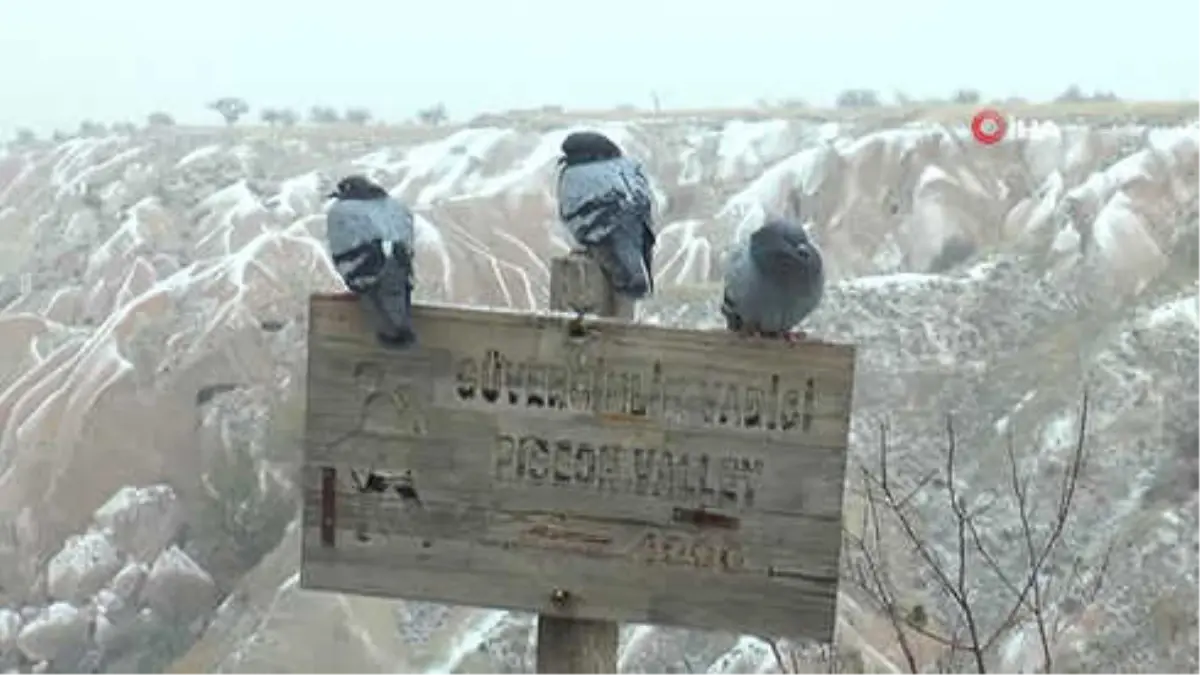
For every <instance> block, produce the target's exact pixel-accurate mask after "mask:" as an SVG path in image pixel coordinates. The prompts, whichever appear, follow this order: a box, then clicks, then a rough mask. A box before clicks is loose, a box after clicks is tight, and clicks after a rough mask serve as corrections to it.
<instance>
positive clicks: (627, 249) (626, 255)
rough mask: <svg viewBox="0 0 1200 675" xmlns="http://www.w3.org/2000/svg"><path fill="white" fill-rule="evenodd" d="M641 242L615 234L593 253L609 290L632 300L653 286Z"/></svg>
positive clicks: (638, 239) (648, 291)
mask: <svg viewBox="0 0 1200 675" xmlns="http://www.w3.org/2000/svg"><path fill="white" fill-rule="evenodd" d="M644 241H645V240H644V238H643V237H629V236H622V235H621V234H620V233H618V234H617V235H615V236H611V237H609V238H608V239H606V240H605V241H604V242H602V243H601V244H600V245H598V246H596V247H595V248H594V249H593V250H594V251H595V253H596V255H597V257H598V260H599V263H600V267H602V268H604V271H605V272H606V273H607V275H608V280H609V283H610V284H612V287H613V290H614V291H616V292H617V293H619V294H620V295H624V296H627V297H630V298H633V299H634V300H639V299H641V298H644V297H646V296H647V295H649V294H650V291H651V289H652V286H653V283H654V281H653V279H652V278H651V276H650V265H649V256H648V255H647V252H646V250H645V249H646V245H645V244H644ZM651 245H653V244H651Z"/></svg>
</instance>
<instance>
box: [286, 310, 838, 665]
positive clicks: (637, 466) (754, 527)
mask: <svg viewBox="0 0 1200 675" xmlns="http://www.w3.org/2000/svg"><path fill="white" fill-rule="evenodd" d="M310 317H311V318H310V329H309V330H310V332H309V341H308V349H309V354H308V358H309V362H308V383H307V384H308V387H307V388H308V410H307V430H306V441H305V449H304V453H305V457H304V459H305V469H304V544H303V560H302V566H301V585H302V586H303V587H305V588H310V589H324V590H332V591H340V592H344V593H355V594H364V595H378V596H388V597H398V598H407V599H415V600H428V601H436V602H445V603H455V604H465V605H480V606H489V607H498V608H508V609H515V610H523V611H530V612H538V613H540V614H543V615H549V616H562V617H576V618H582V619H603V620H609V621H622V622H639V623H656V624H667V625H678V626H689V627H695V628H705V629H722V630H728V631H734V632H739V633H750V634H758V635H768V636H788V637H808V638H812V639H816V640H821V641H826V642H828V641H830V640H832V637H833V628H834V614H835V605H836V598H837V583H838V555H839V549H840V546H841V511H842V478H843V475H844V473H845V466H846V443H847V432H848V424H849V416H850V404H851V401H850V399H851V391H852V385H853V379H854V348H853V347H852V346H847V345H833V344H825V343H817V342H805V343H800V344H797V345H788V344H786V343H783V342H776V341H762V340H756V339H747V338H738V337H736V336H732V335H729V334H726V333H723V332H702V331H686V330H673V329H665V328H658V327H652V326H641V325H630V324H625V323H623V322H620V321H615V320H604V319H590V320H584V321H582V322H580V321H578V320H575V319H572V318H571V317H570V316H569V315H560V314H516V313H506V312H497V311H483V310H473V309H461V308H453V307H448V306H418V307H416V308H415V321H414V325H415V329H416V332H417V335H418V338H419V340H420V344H419V346H418V347H416V348H412V349H408V350H386V349H384V348H381V347H378V346H377V345H376V343H375V338H374V336H373V334H372V333H371V332H370V330H368V329H367V327H366V326H364V325H363V324H362V323H361V318H360V313H359V310H358V306H357V304H356V301H355V300H354V299H353V298H350V297H348V296H314V297H313V298H312V301H311V315H310Z"/></svg>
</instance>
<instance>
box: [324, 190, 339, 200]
mask: <svg viewBox="0 0 1200 675" xmlns="http://www.w3.org/2000/svg"><path fill="white" fill-rule="evenodd" d="M337 195H338V193H337V190H334V191H333V192H330V193H329V194H327V195H325V199H337Z"/></svg>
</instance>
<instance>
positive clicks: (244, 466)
mask: <svg viewBox="0 0 1200 675" xmlns="http://www.w3.org/2000/svg"><path fill="white" fill-rule="evenodd" d="M598 126H599V127H600V128H601V129H603V130H604V131H606V132H608V133H609V134H610V135H611V136H612V137H613V138H614V139H615V140H617V141H618V142H619V143H620V144H622V145H623V146H624V147H625V148H626V149H627V151H628V152H630V153H631V154H634V155H637V156H639V157H641V158H644V159H645V161H646V164H647V166H648V167H649V168H650V170H651V172H652V174H653V178H654V182H655V186H656V189H657V191H658V193H659V196H660V200H659V201H660V203H659V207H660V211H661V216H662V218H661V220H662V223H663V227H662V233H661V235H660V248H659V251H658V254H657V260H658V261H659V262H658V263H657V270H656V271H657V277H658V282H659V287H660V289H661V291H660V293H659V294H658V296H657V297H655V298H654V299H653V300H651V301H649V302H646V303H644V306H643V307H642V308H641V309H640V311H641V317H642V319H643V320H646V321H656V322H661V323H666V324H670V325H680V326H691V327H715V326H716V325H717V324H718V321H717V317H718V314H717V311H716V307H717V300H718V295H719V279H720V272H721V265H722V258H723V251H724V249H725V247H726V246H727V245H728V244H729V242H730V241H731V240H732V239H733V238H735V237H737V236H740V235H742V234H744V233H745V232H746V231H747V230H748V229H749V228H751V227H753V226H754V225H755V224H757V223H758V222H761V219H762V217H763V214H764V212H765V211H766V210H771V211H775V212H783V213H788V214H791V215H794V216H797V217H802V218H804V219H806V220H809V221H811V222H812V224H813V225H812V227H813V232H814V236H815V238H816V239H817V241H818V242H819V243H820V245H821V246H822V247H823V249H824V251H825V255H826V259H827V261H828V264H829V266H830V270H831V278H832V283H833V287H832V288H831V290H830V292H829V295H828V298H827V300H826V302H825V304H824V307H823V308H822V309H821V310H820V312H819V313H818V315H817V316H815V317H814V318H813V319H812V321H811V325H810V332H812V333H814V334H815V335H816V336H819V337H821V338H825V339H832V340H837V341H852V342H855V343H857V344H859V345H860V352H859V353H860V357H859V366H858V378H859V380H858V383H857V389H856V411H855V414H854V428H853V432H852V438H851V453H852V458H851V461H852V462H862V461H870V460H871V457H872V456H873V452H874V447H875V444H876V442H877V438H876V436H877V429H878V425H879V423H880V422H881V421H883V420H885V419H886V420H887V421H888V422H889V425H890V429H891V440H892V446H893V456H894V461H895V463H896V466H895V468H894V471H895V472H896V473H897V474H898V475H900V476H903V478H901V480H907V481H910V482H915V481H917V480H918V479H919V478H921V477H922V476H923V475H925V474H926V473H927V472H928V471H929V470H931V469H936V468H938V467H939V466H940V465H941V462H942V461H943V451H942V447H943V445H944V433H943V429H944V424H945V422H944V417H945V415H946V414H953V415H954V419H955V421H956V426H957V429H958V434H959V438H958V441H959V445H960V448H961V450H960V466H959V470H958V472H957V476H956V481H957V483H958V484H959V489H960V491H961V492H962V493H963V494H965V495H968V496H969V497H970V499H971V500H973V502H974V501H979V500H986V499H988V498H990V497H989V495H993V496H994V495H996V494H998V492H999V491H1000V490H1002V488H1003V481H1004V480H1005V476H1004V475H1002V474H1003V472H1002V471H999V470H998V467H1002V466H1003V464H1002V462H1003V457H1004V447H1005V442H1006V440H1005V439H1006V438H1007V437H1008V436H1009V435H1010V433H1011V435H1012V438H1013V439H1014V441H1015V443H1016V444H1017V446H1019V447H1020V448H1021V450H1022V453H1021V460H1020V461H1021V469H1022V472H1026V473H1027V474H1028V475H1029V476H1031V477H1033V478H1032V479H1033V481H1034V484H1035V487H1036V486H1038V485H1042V484H1046V485H1049V487H1050V488H1053V487H1054V485H1053V482H1054V469H1055V467H1057V466H1061V464H1062V463H1063V462H1064V461H1065V460H1066V458H1067V457H1068V456H1069V452H1070V448H1071V446H1072V440H1073V436H1072V429H1073V424H1074V422H1075V420H1076V419H1077V418H1076V416H1077V415H1078V403H1079V399H1080V392H1081V391H1082V390H1083V388H1084V386H1085V385H1086V386H1087V388H1088V390H1089V392H1090V395H1091V409H1090V421H1089V423H1088V446H1089V450H1090V454H1089V461H1088V464H1087V466H1086V470H1085V473H1084V475H1083V477H1082V478H1081V481H1082V487H1081V492H1080V494H1079V495H1078V497H1077V509H1076V515H1075V521H1074V522H1073V524H1072V526H1071V528H1070V533H1069V535H1068V544H1069V545H1068V546H1067V547H1066V549H1065V551H1064V554H1063V555H1064V556H1066V558H1064V559H1063V561H1058V563H1061V565H1068V563H1069V559H1071V558H1079V559H1080V560H1082V561H1083V565H1084V566H1087V567H1090V568H1096V567H1098V566H1099V565H1100V561H1101V560H1102V559H1103V552H1104V551H1105V550H1106V548H1107V547H1108V546H1109V545H1110V544H1112V543H1113V541H1114V540H1115V541H1117V542H1118V546H1117V548H1116V553H1115V554H1114V556H1113V557H1112V561H1111V565H1110V569H1109V570H1108V575H1107V583H1106V584H1105V585H1104V586H1103V587H1102V589H1101V591H1100V592H1099V593H1098V594H1097V595H1095V597H1088V598H1086V602H1085V601H1081V600H1080V599H1079V598H1073V597H1066V596H1064V597H1061V598H1058V599H1057V600H1056V601H1055V602H1056V604H1055V605H1054V611H1055V613H1056V616H1057V617H1059V618H1060V619H1061V622H1062V624H1063V627H1062V631H1061V634H1060V635H1059V636H1058V637H1057V639H1056V640H1055V653H1056V655H1057V656H1058V657H1059V659H1060V661H1059V663H1060V664H1063V667H1068V665H1071V666H1072V667H1077V668H1089V667H1090V668H1102V669H1105V670H1115V669H1134V670H1154V669H1166V670H1179V669H1193V671H1194V669H1195V668H1196V665H1197V664H1196V651H1195V646H1196V643H1195V640H1196V638H1195V636H1196V615H1197V607H1196V600H1195V597H1196V589H1197V578H1196V577H1197V550H1196V547H1197V542H1196V526H1197V516H1196V508H1197V497H1196V490H1197V458H1196V455H1197V450H1196V421H1195V415H1194V412H1195V409H1196V392H1197V380H1196V369H1197V296H1196V293H1197V161H1198V152H1200V150H1198V142H1200V130H1198V128H1197V126H1196V124H1195V123H1194V122H1192V121H1190V120H1181V121H1180V123H1179V124H1178V125H1176V126H1169V127H1154V128H1150V127H1140V126H1116V127H1105V128H1101V127H1099V126H1091V127H1084V126H1072V125H1058V124H1054V123H1045V124H1040V125H1022V126H1021V127H1020V128H1018V129H1017V132H1016V134H1015V135H1014V137H1013V138H1012V139H1010V140H1009V141H1007V142H1005V143H1003V144H1001V145H999V146H993V147H987V148H985V147H980V146H976V145H974V144H972V142H971V141H970V140H968V139H967V136H966V133H965V129H950V128H945V127H941V126H933V125H914V126H906V127H897V128H888V129H870V128H855V126H854V125H850V124H845V123H837V122H824V123H815V122H804V121H798V120H783V119H780V120H767V121H754V122H744V121H736V120H735V121H724V120H722V121H719V122H706V121H705V120H704V119H703V118H697V119H691V120H685V121H681V120H672V121H670V122H669V123H664V122H661V121H655V120H640V121H639V120H630V121H620V122H619V121H613V120H605V121H603V122H600V123H598ZM567 131H568V130H567V129H566V128H557V129H553V130H549V131H532V130H527V129H518V128H502V127H487V128H482V127H481V128H465V129H460V130H457V131H454V132H452V133H448V134H447V135H444V136H442V137H437V138H433V139H432V140H430V139H428V138H422V139H416V138H415V137H414V138H410V137H407V136H406V134H405V132H403V131H395V130H370V129H367V130H363V131H362V133H361V134H355V133H337V134H323V133H321V132H316V131H311V130H297V131H281V132H267V131H257V132H256V131H245V132H240V131H236V130H235V131H224V130H221V131H205V130H182V129H181V130H173V131H172V130H160V131H155V132H145V133H139V134H136V135H133V136H109V137H103V138H79V139H74V140H70V141H67V142H65V143H62V144H58V145H53V146H45V147H40V148H36V149H27V150H22V151H20V152H15V151H10V152H9V153H8V154H7V156H3V157H0V232H3V239H2V240H0V308H2V309H0V345H2V347H0V666H8V667H16V668H19V669H22V670H25V669H30V668H39V669H45V668H53V669H63V670H65V669H73V668H83V667H91V668H98V669H106V670H114V671H116V670H128V669H140V670H160V669H163V668H168V667H173V668H175V669H176V670H179V671H187V670H193V671H194V670H220V671H227V672H235V671H264V670H303V671H310V670H314V671H315V670H324V671H326V672H328V671H357V672H385V671H441V670H455V671H458V672H494V671H496V670H500V671H502V672H503V671H515V670H528V669H530V641H531V639H532V638H531V637H530V633H529V628H530V626H531V621H532V618H531V617H529V616H525V615H514V614H508V613H503V612H492V611H485V610H476V609H469V608H450V607H441V606H436V605H427V604H422V603H405V602H391V601H384V600H376V599H369V598H356V597H345V596H338V595H335V594H322V593H311V592H306V591H302V590H300V589H299V588H297V586H296V580H297V576H296V571H297V563H298V553H297V533H296V530H295V526H294V524H292V525H289V522H291V521H292V520H293V516H294V514H295V509H294V486H293V484H292V482H291V476H292V470H293V469H294V468H295V466H296V463H297V460H298V453H299V446H298V444H297V441H298V434H299V431H298V429H299V420H300V419H301V417H302V411H301V410H300V407H299V403H297V399H296V398H295V396H296V392H297V391H300V390H301V387H302V385H303V382H302V380H303V368H304V366H303V364H304V331H305V299H306V297H307V295H308V294H309V293H310V292H313V291H322V290H324V291H329V290H336V289H338V288H339V287H340V282H339V281H338V280H337V279H336V276H335V275H334V273H333V271H332V269H331V267H330V265H329V264H328V262H327V261H326V258H325V255H324V252H323V250H322V245H321V243H320V242H321V240H322V235H323V231H322V230H323V227H324V219H323V217H322V206H323V205H322V200H321V197H320V195H321V194H323V193H324V192H325V191H327V190H328V188H329V186H330V185H331V183H332V181H333V179H335V178H336V177H337V176H339V175H341V174H343V173H346V172H349V171H352V170H355V171H364V172H367V173H369V174H372V175H373V176H374V177H376V178H377V179H379V180H380V181H382V182H383V183H384V184H385V185H387V186H389V187H392V188H393V193H394V194H396V195H397V196H400V197H402V198H404V199H405V200H407V201H408V202H409V203H410V204H412V206H413V207H414V209H415V210H416V211H417V213H418V214H419V216H420V217H419V221H418V223H419V234H418V249H419V251H418V265H419V280H418V284H419V285H418V291H417V292H418V295H419V296H420V297H421V298H424V299H436V300H440V301H452V302H458V303H466V304H473V305H492V306H497V305H498V306H508V307H514V308H518V309H522V310H534V309H537V308H540V307H544V306H545V304H546V296H547V282H548V267H547V261H548V259H549V258H550V257H551V256H553V255H555V254H558V253H560V252H562V251H565V250H566V246H565V244H564V242H563V241H562V239H561V238H560V236H559V234H558V232H557V231H556V230H555V229H554V227H553V208H552V192H551V177H552V170H553V160H554V158H555V156H556V154H557V147H558V144H559V142H560V141H561V139H562V137H563V136H564V135H565V134H566V133H567ZM851 473H854V472H853V471H852V472H851ZM851 488H852V486H851ZM852 492H853V490H852ZM1047 495H1048V496H1047V499H1049V498H1050V493H1049V492H1048V493H1047ZM848 499H849V501H848V512H849V511H852V510H853V509H854V504H855V498H854V497H853V496H851V497H850V498H848ZM940 503H941V502H939V501H938V499H935V498H932V497H931V498H929V499H928V503H927V504H926V503H924V502H922V503H921V504H919V505H918V509H919V510H920V512H921V514H922V517H923V522H924V523H925V525H926V528H927V530H928V537H929V538H930V540H931V541H932V542H933V543H934V545H935V546H938V547H944V546H949V545H950V543H951V541H952V532H950V530H951V529H952V527H951V526H952V523H951V522H950V520H949V519H947V517H946V514H945V509H944V508H939V506H938V505H939V504H940ZM993 511H994V514H993V515H992V516H990V517H989V519H988V521H987V527H986V531H985V533H984V534H985V536H987V537H990V538H992V539H994V540H995V541H997V542H1004V541H1008V539H1007V538H1009V537H1011V536H1012V533H1013V532H1014V531H1015V530H1014V528H1016V526H1017V523H1015V515H1012V510H1011V509H1005V508H996V509H993ZM1004 550H1011V555H1012V556H1013V559H1012V560H1007V561H1003V562H1004V564H1011V565H1017V566H1019V565H1020V555H1021V554H1020V551H1019V549H1018V548H1016V547H1008V548H1007V549H1004ZM1068 566H1069V565H1068ZM1056 569H1058V568H1056ZM1059 571H1060V572H1061V570H1059ZM1056 573H1058V572H1056ZM927 582H928V580H925V581H924V582H923V581H922V579H921V578H920V575H915V574H914V575H913V579H910V580H909V581H908V582H907V583H908V585H909V586H910V587H911V592H912V594H914V595H913V597H918V598H926V599H925V600H923V602H927V603H928V604H929V607H930V611H931V612H932V613H933V614H934V618H935V620H939V621H940V620H944V621H946V622H949V621H950V618H949V611H948V610H947V609H946V608H944V607H940V606H939V604H938V602H937V600H936V598H932V597H926V595H927V593H926V591H927V590H928V589H927V587H928V583H927ZM972 583H973V584H975V585H976V586H977V587H978V590H977V592H978V593H979V594H980V597H982V598H984V599H985V602H990V601H992V600H993V599H994V602H995V603H996V604H997V606H998V605H999V604H1002V603H1003V602H1004V597H1003V596H1004V593H1005V591H1004V588H1003V584H1001V583H999V582H998V581H996V580H995V579H991V580H989V579H988V578H986V576H984V575H981V576H980V577H979V578H978V579H976V580H975V581H973V582H972ZM845 594H846V597H844V598H843V602H842V610H843V611H842V615H843V616H842V618H841V621H840V632H841V639H842V642H843V643H844V645H843V649H844V650H845V651H848V652H852V653H854V654H856V655H857V656H858V657H859V658H863V659H864V663H866V664H867V665H868V667H872V668H884V669H890V668H892V667H893V666H895V664H896V663H898V659H899V654H898V652H897V651H896V648H895V645H893V644H892V640H891V637H890V633H889V631H888V629H887V627H886V623H884V622H882V621H881V618H880V616H879V615H878V613H877V612H876V611H875V610H874V609H873V607H872V605H871V603H870V602H869V599H868V598H866V597H865V596H863V595H862V594H860V593H858V592H857V591H856V590H855V589H854V588H853V587H852V585H851V584H846V589H845ZM943 614H945V615H946V616H942V615H943ZM1031 630H1032V629H1031V628H1030V627H1029V626H1025V625H1017V626H1015V627H1014V628H1013V629H1012V630H1010V631H1008V632H1007V633H1006V635H1007V636H1008V637H1006V640H1005V642H1004V645H1003V649H998V650H996V654H995V656H994V658H995V659H996V661H997V663H998V664H999V665H1001V666H1002V667H1005V668H1008V669H1024V668H1029V667H1032V666H1031V665H1030V664H1036V663H1037V656H1038V654H1040V649H1039V648H1038V647H1037V646H1036V644H1035V641H1034V640H1033V639H1032V635H1033V633H1032V632H1031ZM625 631H626V633H625V638H626V639H625V641H624V643H623V645H624V646H623V653H622V657H621V664H622V668H623V669H625V670H629V671H645V670H658V671H662V670H681V669H712V670H713V671H714V672H729V671H731V670H733V671H738V672H762V671H766V670H770V669H772V668H774V667H775V662H774V660H773V657H772V655H771V652H770V650H769V649H767V648H766V647H765V646H764V645H763V644H762V643H761V642H758V641H756V640H753V639H749V638H738V637H737V636H730V635H715V634H714V635H710V634H704V633H697V632H692V631H682V630H673V629H661V628H652V627H641V626H639V627H633V626H630V627H626V629H625ZM937 656H938V649H937V648H936V647H934V648H930V650H929V654H924V655H923V656H922V658H923V659H927V660H929V661H930V662H932V660H933V659H936V658H937ZM1189 672H1192V671H1189Z"/></svg>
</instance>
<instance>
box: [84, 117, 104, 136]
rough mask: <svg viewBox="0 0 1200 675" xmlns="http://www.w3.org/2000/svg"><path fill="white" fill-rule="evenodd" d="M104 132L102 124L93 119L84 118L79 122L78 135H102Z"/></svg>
mask: <svg viewBox="0 0 1200 675" xmlns="http://www.w3.org/2000/svg"><path fill="white" fill-rule="evenodd" d="M104 133H105V129H104V125H103V124H101V123H100V122H96V121H94V120H84V121H82V122H80V123H79V135H80V136H88V137H95V136H103V135H104Z"/></svg>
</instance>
